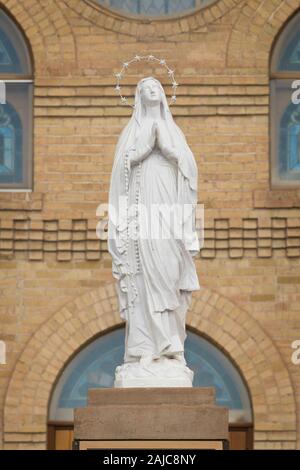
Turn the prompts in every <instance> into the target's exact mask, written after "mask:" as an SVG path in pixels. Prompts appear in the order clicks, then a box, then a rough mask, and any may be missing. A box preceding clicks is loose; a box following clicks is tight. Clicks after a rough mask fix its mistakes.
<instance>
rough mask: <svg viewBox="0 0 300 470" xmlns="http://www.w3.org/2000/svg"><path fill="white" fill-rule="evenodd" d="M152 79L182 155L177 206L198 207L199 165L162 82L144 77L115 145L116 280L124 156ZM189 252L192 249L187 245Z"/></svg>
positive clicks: (112, 230) (112, 219)
mask: <svg viewBox="0 0 300 470" xmlns="http://www.w3.org/2000/svg"><path fill="white" fill-rule="evenodd" d="M150 79H151V80H153V81H155V82H156V83H157V84H158V85H159V87H160V90H161V115H162V118H163V119H164V120H165V124H166V128H167V131H168V134H169V137H170V140H171V142H172V145H173V146H174V147H175V148H176V150H177V152H178V153H179V155H180V157H179V162H178V188H177V192H178V203H179V204H192V205H193V208H195V207H196V204H197V165H196V162H195V159H194V155H193V153H192V151H191V149H190V148H189V146H188V144H187V142H186V139H185V136H184V134H183V133H182V131H181V129H180V128H179V127H178V126H177V124H176V123H175V122H174V120H173V116H172V114H171V112H170V109H169V105H168V101H167V98H166V95H165V92H164V89H163V87H162V85H161V83H160V82H159V81H158V80H157V79H155V78H153V77H147V78H143V79H142V80H140V81H139V82H138V84H137V87H136V91H135V106H134V111H133V113H132V116H131V118H130V120H129V122H128V124H127V125H126V126H125V128H124V129H123V131H122V133H121V135H120V137H119V140H118V143H117V146H116V151H115V157H114V164H113V169H112V175H111V183H110V190H109V222H108V249H109V252H110V253H111V255H112V257H113V272H114V274H115V275H116V277H117V278H119V274H120V272H118V274H117V272H116V268H117V266H119V265H123V266H124V259H123V255H124V243H123V242H122V240H121V233H122V232H123V233H124V230H125V229H126V220H124V211H123V212H122V211H120V204H121V199H120V198H122V196H123V202H124V198H125V196H126V186H125V155H126V153H128V152H129V151H130V149H132V148H134V146H135V139H136V137H137V136H138V133H139V130H140V128H141V125H142V120H143V117H144V109H143V103H142V99H141V85H142V84H143V82H145V81H146V80H150ZM129 177H130V175H129ZM121 212H122V215H121ZM187 249H189V247H188V246H187ZM192 251H194V249H193V250H192Z"/></svg>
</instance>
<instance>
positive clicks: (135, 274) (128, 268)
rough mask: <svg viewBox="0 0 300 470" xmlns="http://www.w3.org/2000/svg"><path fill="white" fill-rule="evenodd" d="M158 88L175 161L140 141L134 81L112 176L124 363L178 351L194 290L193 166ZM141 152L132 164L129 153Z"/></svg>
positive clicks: (111, 231) (112, 236)
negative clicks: (130, 109)
mask: <svg viewBox="0 0 300 470" xmlns="http://www.w3.org/2000/svg"><path fill="white" fill-rule="evenodd" d="M158 83H159V82H158ZM160 86H161V85H160ZM161 89H162V103H161V112H162V119H163V125H164V126H165V129H167V132H168V137H169V139H170V142H171V143H172V146H173V148H175V149H176V151H177V154H178V161H171V160H170V159H168V158H166V156H165V155H163V153H162V151H161V150H160V149H159V147H158V145H157V143H156V145H155V147H154V148H153V149H149V150H147V146H146V145H143V144H141V143H140V142H139V140H138V138H137V137H138V135H139V130H140V127H141V123H142V120H143V110H142V104H141V96H140V87H139V85H138V86H137V91H136V96H135V109H134V113H133V116H132V118H131V120H130V121H129V123H128V125H127V126H126V128H125V129H124V131H123V132H122V134H121V136H120V139H119V142H118V145H117V148H116V154H115V161H114V166H113V171H112V177H111V186H110V197H109V204H110V205H109V224H108V248H109V252H110V253H111V255H112V259H113V275H114V277H115V278H116V279H117V280H118V283H117V289H118V295H119V308H120V315H121V318H123V319H124V320H125V321H126V341H125V343H126V344H125V357H124V360H125V362H134V361H138V360H139V359H140V358H143V357H147V356H152V357H153V358H159V357H161V356H170V357H172V355H174V354H183V351H184V340H185V338H186V333H185V316H186V311H187V309H188V307H189V304H190V300H191V293H192V291H194V290H198V289H199V288H200V286H199V282H198V277H197V273H196V269H195V264H194V260H193V256H194V255H195V254H196V253H197V252H198V251H199V240H198V237H197V233H196V231H195V226H194V224H193V222H194V221H195V208H196V203H197V166H196V163H195V160H194V156H193V154H192V152H191V150H190V149H189V147H188V145H187V143H186V140H185V138H184V135H183V134H182V132H181V131H180V129H179V128H178V127H177V125H176V124H175V122H174V121H173V118H172V115H171V113H170V111H169V107H168V104H167V101H166V97H165V94H164V91H163V88H162V87H161ZM158 125H159V123H158ZM146 152H147V156H146V158H144V159H143V161H142V162H141V163H140V164H136V165H134V159H135V158H136V156H137V155H139V154H142V153H146ZM126 175H127V176H126ZM137 203H138V204H139V205H138V207H139V211H138V212H137V211H136V209H135V208H136V207H137V205H136V204H137ZM129 208H130V209H129ZM174 208H175V216H174V215H171V214H174ZM176 208H177V209H178V208H179V212H176ZM180 208H181V209H182V210H183V212H181V211H180ZM159 209H160V210H159ZM170 209H171V210H170ZM174 217H175V222H174ZM176 217H177V218H176ZM132 224H133V226H134V224H138V229H139V231H138V236H137V239H136V240H134V239H132V238H131V237H130V236H128V235H129V227H130V230H131V229H132ZM158 224H159V225H158ZM158 226H159V231H157V229H158Z"/></svg>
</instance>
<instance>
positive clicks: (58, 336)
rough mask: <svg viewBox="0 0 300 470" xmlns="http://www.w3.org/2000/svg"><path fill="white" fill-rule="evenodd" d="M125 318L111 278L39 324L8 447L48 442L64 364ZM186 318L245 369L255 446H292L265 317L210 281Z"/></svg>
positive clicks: (9, 414) (17, 372)
mask: <svg viewBox="0 0 300 470" xmlns="http://www.w3.org/2000/svg"><path fill="white" fill-rule="evenodd" d="M119 324H120V318H119V313H118V301H117V293H116V289H115V285H114V284H107V285H104V286H103V287H101V288H99V289H97V290H92V291H90V292H88V293H86V294H84V295H82V296H79V297H78V298H77V299H75V300H74V301H72V302H69V303H67V304H66V305H65V306H64V307H63V308H61V309H60V310H59V311H58V312H57V313H56V314H54V315H53V317H52V318H50V319H49V320H48V321H46V322H45V323H44V324H43V325H42V326H41V327H40V328H39V329H38V330H37V331H36V333H35V334H34V335H33V336H32V338H31V339H30V340H29V342H28V343H27V345H26V347H25V349H24V350H23V352H22V354H21V355H20V357H19V359H18V361H17V363H16V365H15V368H14V370H13V373H12V376H11V380H10V383H9V387H8V390H7V395H6V399H5V408H4V445H5V448H12V447H13V448H15V447H18V448H24V447H25V448H26V447H27V448H28V447H30V448H35V449H38V448H45V446H46V423H47V415H48V402H49V399H50V397H51V393H52V389H53V385H54V384H55V383H56V380H57V378H58V377H59V375H60V373H61V371H62V370H63V369H64V367H65V365H66V364H67V363H68V361H69V360H70V358H71V357H73V355H74V353H75V352H77V351H78V350H79V349H80V348H81V347H82V346H83V345H85V344H86V343H87V342H88V341H90V340H91V339H92V338H94V337H95V336H96V335H98V334H99V333H100V332H104V331H106V330H107V329H109V328H112V327H114V326H118V325H119ZM187 324H188V325H189V326H190V327H192V328H193V329H195V330H197V331H198V332H199V333H201V334H203V335H205V336H206V337H208V338H211V339H212V341H213V342H214V343H215V344H217V345H218V346H219V347H220V348H221V349H223V350H224V351H225V352H226V353H227V354H228V355H229V356H230V357H231V358H232V360H233V362H234V363H235V364H236V365H237V367H238V368H239V370H240V371H241V373H242V375H243V376H244V378H245V380H246V383H247V386H248V389H249V391H250V394H251V397H252V403H253V411H254V419H255V428H256V433H255V438H256V446H257V447H259V446H260V447H266V446H268V445H269V444H270V442H271V443H272V441H284V442H286V445H287V446H290V447H291V448H293V447H294V445H295V439H296V436H295V434H296V424H295V401H294V395H293V389H292V385H291V381H290V377H289V374H288V371H287V368H286V367H285V364H284V362H283V360H282V358H281V357H280V354H279V353H278V351H277V349H276V348H275V346H274V344H273V343H272V341H271V339H270V338H269V337H268V336H267V334H266V333H265V332H264V331H263V330H262V328H261V327H260V326H259V324H258V323H257V322H256V321H255V320H253V319H252V318H251V316H250V315H249V314H248V313H247V312H245V311H243V310H241V309H240V308H239V307H237V306H236V305H235V304H233V303H232V302H231V301H229V300H228V299H226V298H225V297H223V296H221V295H219V294H217V293H215V292H213V291H211V290H209V289H206V288H202V290H201V291H199V292H197V293H195V295H194V297H193V302H192V305H191V309H190V312H189V315H188V320H187ZM278 408H280V410H281V412H280V417H279V416H278V414H277V410H278ZM20 417H22V418H20ZM26 442H27V443H29V444H26ZM16 443H18V444H16Z"/></svg>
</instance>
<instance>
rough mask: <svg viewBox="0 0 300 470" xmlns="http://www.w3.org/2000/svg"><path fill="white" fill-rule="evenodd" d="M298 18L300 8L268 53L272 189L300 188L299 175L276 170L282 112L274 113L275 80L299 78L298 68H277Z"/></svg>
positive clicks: (290, 80)
mask: <svg viewBox="0 0 300 470" xmlns="http://www.w3.org/2000/svg"><path fill="white" fill-rule="evenodd" d="M297 20H298V21H299V20H300V10H298V11H297V12H295V13H294V15H293V17H292V18H289V20H288V21H287V22H286V23H285V24H284V25H283V27H282V28H281V30H280V32H279V33H278V35H277V38H276V40H275V42H274V43H273V47H272V50H271V53H270V60H269V143H270V157H269V165H270V171H269V179H270V188H271V189H274V190H276V189H277V190H286V189H299V188H300V177H299V179H298V180H297V179H294V180H292V179H291V180H289V179H281V178H280V172H279V170H278V167H279V164H280V159H279V156H280V155H279V145H278V138H279V131H280V129H279V119H281V118H282V116H283V114H281V115H280V116H279V117H278V116H277V114H276V106H275V105H274V104H276V91H277V90H278V88H277V87H276V80H277V81H278V80H280V81H281V83H283V82H285V83H286V84H288V82H293V81H294V80H299V79H300V70H299V71H295V70H290V71H289V70H279V59H280V57H281V54H282V52H283V50H284V47H285V46H287V45H288V41H289V37H288V36H289V33H290V31H291V30H292V29H293V27H294V25H295V24H297V23H298V21H297ZM293 91H294V90H293V89H292V88H290V94H291V95H292V93H293Z"/></svg>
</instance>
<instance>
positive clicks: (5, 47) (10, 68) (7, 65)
mask: <svg viewBox="0 0 300 470" xmlns="http://www.w3.org/2000/svg"><path fill="white" fill-rule="evenodd" d="M21 72H22V67H21V63H20V60H19V57H18V54H17V52H16V50H15V48H14V46H13V45H12V42H11V41H10V39H9V38H8V36H6V34H5V33H4V31H2V30H1V29H0V73H21Z"/></svg>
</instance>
